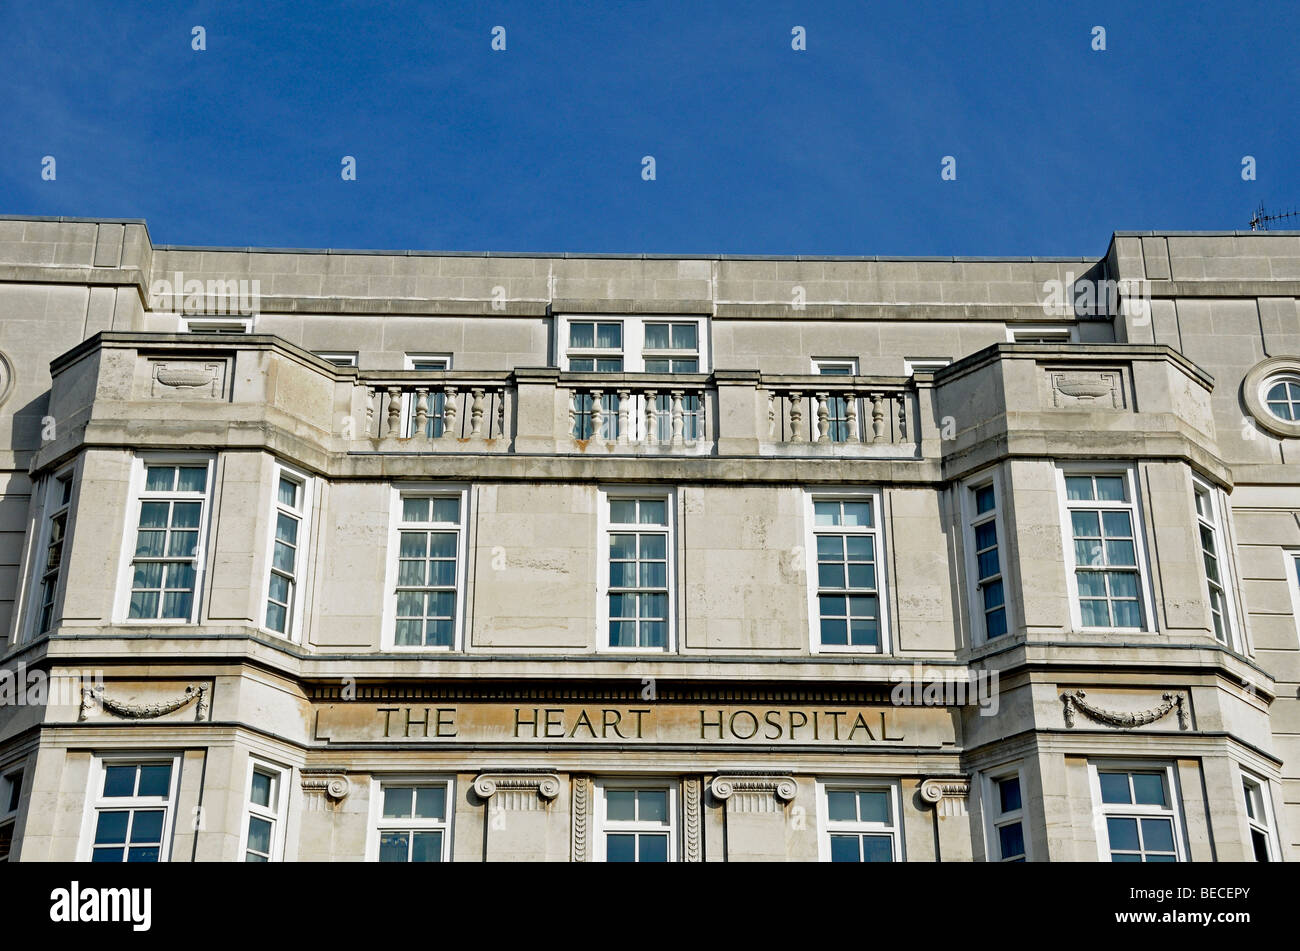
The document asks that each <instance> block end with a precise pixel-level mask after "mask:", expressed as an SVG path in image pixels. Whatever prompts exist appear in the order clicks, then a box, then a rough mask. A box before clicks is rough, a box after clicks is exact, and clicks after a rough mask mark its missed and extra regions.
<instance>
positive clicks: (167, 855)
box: [77, 751, 181, 864]
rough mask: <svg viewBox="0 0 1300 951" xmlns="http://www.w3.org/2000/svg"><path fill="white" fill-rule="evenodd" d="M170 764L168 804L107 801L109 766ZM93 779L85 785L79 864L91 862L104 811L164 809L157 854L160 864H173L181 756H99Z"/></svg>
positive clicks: (92, 764) (134, 799) (143, 753)
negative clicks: (99, 821)
mask: <svg viewBox="0 0 1300 951" xmlns="http://www.w3.org/2000/svg"><path fill="white" fill-rule="evenodd" d="M163 763H170V764H171V768H172V771H171V788H170V789H169V790H168V795H167V799H166V801H160V800H159V799H158V798H156V797H148V798H145V797H139V796H120V797H115V798H111V799H106V798H104V795H103V790H104V771H105V769H106V767H109V766H151V765H161V764H163ZM89 772H90V776H89V778H88V781H87V785H86V808H85V810H84V813H83V816H82V821H81V838H80V840H79V841H78V843H77V861H78V862H89V861H90V860H91V856H92V854H93V853H94V850H95V828H96V825H97V821H96V820H97V818H98V816H99V813H100V812H101V811H104V812H114V811H120V810H124V809H129V810H132V811H134V810H137V809H157V808H159V807H160V806H161V807H162V808H163V809H164V810H165V815H164V816H163V828H162V842H161V844H160V847H159V851H158V862H159V863H160V864H161V863H163V862H170V861H171V854H172V844H173V841H172V840H173V837H174V835H175V831H176V811H177V809H179V808H180V796H179V792H180V782H181V754H180V753H173V752H149V751H138V752H133V753H105V754H96V755H95V756H93V757H92V758H91V762H90V771H89Z"/></svg>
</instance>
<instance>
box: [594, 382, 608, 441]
mask: <svg viewBox="0 0 1300 951" xmlns="http://www.w3.org/2000/svg"><path fill="white" fill-rule="evenodd" d="M604 397H605V391H604V390H592V391H591V438H592V439H603V438H604V436H605V434H604V432H603V430H604V428H605V407H604V406H602V405H601V402H602V401H603V399H604Z"/></svg>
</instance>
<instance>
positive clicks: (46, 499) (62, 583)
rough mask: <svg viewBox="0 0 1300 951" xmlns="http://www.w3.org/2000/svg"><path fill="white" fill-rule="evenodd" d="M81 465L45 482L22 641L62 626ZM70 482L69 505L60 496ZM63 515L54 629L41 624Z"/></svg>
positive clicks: (71, 466) (73, 465) (55, 593)
mask: <svg viewBox="0 0 1300 951" xmlns="http://www.w3.org/2000/svg"><path fill="white" fill-rule="evenodd" d="M77 473H78V466H77V464H76V463H73V464H72V465H69V466H65V467H64V468H62V469H59V470H58V471H57V472H54V473H52V474H50V475H49V476H47V477H46V478H45V479H43V480H42V483H41V486H42V487H41V489H40V490H39V491H40V492H41V495H40V498H41V500H42V504H41V515H40V518H41V527H40V531H39V532H38V533H37V535H38V537H37V546H36V548H35V549H34V550H33V554H32V570H31V579H30V582H31V583H30V585H29V586H28V587H29V592H28V599H29V601H28V603H29V604H30V605H31V608H30V610H29V611H28V617H27V619H26V623H25V624H24V625H23V627H22V629H21V637H20V640H31V639H33V638H37V637H40V636H41V635H42V634H44V633H46V631H47V630H53V629H54V628H55V627H57V626H58V621H59V619H60V618H61V616H62V608H63V596H64V592H65V591H66V590H67V587H68V555H69V554H70V553H71V540H72V529H73V520H74V518H73V516H74V513H75V511H76V505H77V496H78V494H79V488H80V485H79V480H78V479H77ZM65 479H66V480H67V483H68V501H67V504H66V505H65V504H64V503H63V501H62V499H61V498H60V497H59V496H58V494H57V493H56V489H58V488H59V487H60V486H61V484H62V483H63V481H64V480H65ZM59 515H63V516H64V519H63V540H62V544H63V548H62V550H61V552H60V562H59V572H58V575H57V576H56V578H55V581H54V600H53V602H52V604H51V614H50V626H49V628H44V629H43V625H42V624H41V616H42V614H43V613H44V611H45V605H44V603H43V602H44V593H45V564H46V559H47V558H48V556H49V547H50V541H51V534H52V532H51V528H52V523H53V520H54V519H55V518H56V517H58V516H59Z"/></svg>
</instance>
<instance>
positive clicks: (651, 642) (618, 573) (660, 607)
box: [601, 494, 673, 651]
mask: <svg viewBox="0 0 1300 951" xmlns="http://www.w3.org/2000/svg"><path fill="white" fill-rule="evenodd" d="M672 498H673V497H672V495H671V494H667V495H661V494H654V495H650V494H645V495H641V494H638V495H635V496H631V495H628V496H624V495H607V496H606V497H605V506H606V509H605V511H606V512H607V517H606V526H605V545H604V551H605V553H606V566H605V571H603V572H602V578H603V580H604V581H605V582H606V583H605V584H604V586H603V587H604V591H602V592H601V595H602V597H603V599H604V607H605V611H606V621H607V624H608V641H607V646H608V647H610V648H614V649H627V650H635V649H641V650H657V651H658V650H668V649H669V648H670V647H671V644H672V640H671V638H672V616H673V615H672V598H671V591H672V586H671V578H672V564H673V558H672V550H673V542H672V523H671V518H672V513H671V511H670V509H671V504H672Z"/></svg>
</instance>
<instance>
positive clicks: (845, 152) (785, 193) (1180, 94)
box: [0, 0, 1300, 255]
mask: <svg viewBox="0 0 1300 951" xmlns="http://www.w3.org/2000/svg"><path fill="white" fill-rule="evenodd" d="M1214 7H1215V9H1210V8H1208V7H1207V6H1206V5H1203V4H1186V3H1182V4H1180V3H1172V2H1158V0H1157V2H1142V3H1134V2H1132V0H1126V2H1074V0H1068V2H1051V3H1039V2H1033V3H1030V2H1025V3H1004V4H989V5H987V6H986V5H985V4H980V3H975V2H971V0H963V2H951V3H947V2H932V3H927V2H912V3H878V2H871V0H855V2H844V3H839V2H835V3H831V2H825V3H804V4H799V3H786V2H763V0H753V2H735V3H712V2H701V0H692V2H680V3H679V2H650V0H640V2H623V3H617V2H601V3H596V2H592V3H564V2H554V3H550V2H548V3H538V2H535V0H533V2H480V3H450V2H447V3H444V2H426V3H411V4H397V3H392V4H377V3H370V4H361V3H357V4H328V3H301V4H277V3H272V2H261V0H258V2H222V3H197V4H185V3H170V2H169V3H134V2H125V0H123V2H112V3H89V2H85V0H81V2H75V3H63V2H58V0H39V2H35V0H33V2H26V0H17V2H6V3H5V4H4V8H3V11H2V12H0V15H2V16H3V20H4V23H5V28H4V30H3V32H0V103H3V105H0V212H3V213H8V214H36V215H72V216H91V217H130V218H145V219H147V220H148V223H149V228H150V233H151V235H152V237H153V240H154V241H155V242H156V243H160V244H161V243H168V244H202V245H223V246H250V245H251V246H275V247H322V248H323V247H333V248H399V249H400V248H414V249H422V250H468V251H485V250H491V251H575V252H580V251H604V252H692V253H710V252H726V253H737V254H740V253H760V254H798V253H806V254H883V255H931V254H934V255H949V254H968V255H1031V254H1033V255H1097V254H1100V253H1102V252H1103V251H1104V250H1105V247H1106V243H1107V240H1108V238H1109V235H1110V233H1111V232H1112V231H1115V230H1132V229H1170V230H1176V229H1185V230H1234V229H1245V228H1246V227H1247V226H1248V222H1249V219H1250V214H1251V211H1252V210H1253V209H1254V207H1255V206H1256V205H1257V204H1258V203H1259V202H1261V201H1262V202H1264V203H1265V204H1266V205H1267V206H1268V207H1269V208H1270V210H1274V209H1281V208H1284V207H1290V206H1293V205H1294V206H1298V207H1300V162H1298V161H1297V146H1298V145H1300V123H1298V122H1297V121H1296V120H1297V105H1298V103H1300V97H1298V96H1297V91H1298V89H1300V82H1298V80H1300V57H1298V56H1297V54H1296V51H1295V42H1296V37H1297V35H1300V5H1297V4H1295V3H1281V2H1277V3H1250V2H1243V3H1232V4H1227V3H1224V4H1216V5H1214ZM195 25H202V26H203V27H204V28H205V30H206V44H207V49H206V50H204V51H202V52H196V51H194V50H193V49H191V30H192V28H193V27H194V26H195ZM498 25H499V26H504V27H505V30H506V35H505V36H506V50H505V51H504V52H494V51H493V50H492V49H491V46H490V44H491V40H492V32H491V31H492V29H493V27H495V26H498ZM796 25H797V26H803V27H804V28H805V29H806V31H807V49H806V51H802V52H796V51H794V50H792V49H791V30H792V28H793V27H794V26H796ZM1098 25H1100V26H1103V27H1104V28H1105V30H1106V47H1107V48H1106V50H1105V51H1094V50H1093V49H1092V48H1091V44H1092V38H1093V37H1092V29H1093V27H1094V26H1098ZM46 155H52V156H54V157H55V160H56V163H57V165H56V173H57V178H56V179H55V180H54V181H43V180H42V179H41V160H42V158H43V157H44V156H46ZM344 155H352V156H355V158H356V161H357V179H356V181H344V180H342V178H341V176H340V169H341V164H340V163H341V159H342V157H343V156H344ZM646 155H651V156H654V158H655V166H656V167H655V172H656V178H655V180H654V181H644V180H643V179H642V176H641V172H642V157H643V156H646ZM945 155H951V156H953V157H955V159H956V163H957V164H956V171H957V177H956V180H955V181H943V180H941V177H940V163H941V160H942V158H943V156H945ZM1246 155H1251V156H1254V158H1255V160H1256V165H1257V179H1256V180H1255V181H1243V180H1242V176H1241V168H1242V165H1241V163H1242V157H1243V156H1246ZM1293 227H1300V224H1295V225H1293Z"/></svg>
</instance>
